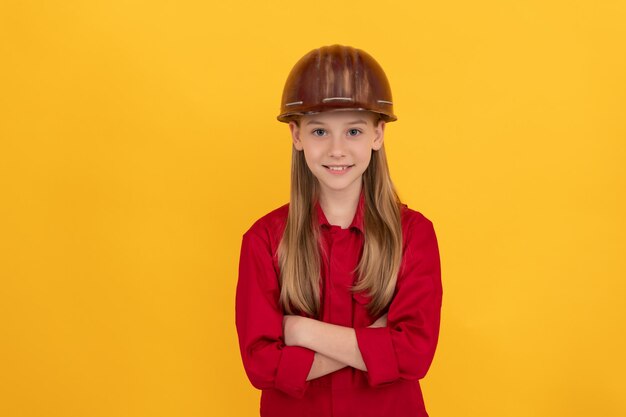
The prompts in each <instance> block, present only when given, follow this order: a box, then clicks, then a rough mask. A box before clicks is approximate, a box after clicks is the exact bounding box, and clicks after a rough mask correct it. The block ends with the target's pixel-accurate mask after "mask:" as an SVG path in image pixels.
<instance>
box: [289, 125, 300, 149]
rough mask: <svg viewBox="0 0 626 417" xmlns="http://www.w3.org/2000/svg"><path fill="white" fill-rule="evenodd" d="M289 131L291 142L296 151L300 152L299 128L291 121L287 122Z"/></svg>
mask: <svg viewBox="0 0 626 417" xmlns="http://www.w3.org/2000/svg"><path fill="white" fill-rule="evenodd" d="M289 130H290V131H291V140H292V141H293V146H294V148H296V150H298V151H301V150H302V149H303V146H302V141H301V140H300V128H299V127H298V125H297V124H296V122H294V121H293V120H292V121H291V122H289Z"/></svg>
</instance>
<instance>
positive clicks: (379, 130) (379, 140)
mask: <svg viewBox="0 0 626 417" xmlns="http://www.w3.org/2000/svg"><path fill="white" fill-rule="evenodd" d="M374 131H375V132H376V136H375V137H374V141H373V142H372V149H373V150H375V151H377V150H379V149H380V148H381V147H382V146H383V141H384V139H385V121H384V120H383V119H380V120H379V121H378V125H376V126H375V127H374Z"/></svg>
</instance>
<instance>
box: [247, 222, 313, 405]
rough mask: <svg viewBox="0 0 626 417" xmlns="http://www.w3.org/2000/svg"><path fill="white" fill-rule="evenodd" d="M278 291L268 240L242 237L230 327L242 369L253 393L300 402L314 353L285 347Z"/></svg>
mask: <svg viewBox="0 0 626 417" xmlns="http://www.w3.org/2000/svg"><path fill="white" fill-rule="evenodd" d="M279 296H280V288H279V285H278V276H277V274H276V271H275V269H274V265H273V262H272V253H271V250H270V244H269V242H268V239H266V238H264V237H262V236H261V235H260V234H259V233H257V232H253V231H248V232H246V233H245V234H244V235H243V238H242V244H241V254H240V259H239V278H238V281H237V289H236V296H235V324H236V328H237V334H238V338H239V348H240V352H241V358H242V362H243V366H244V369H245V372H246V375H247V376H248V379H249V380H250V382H251V383H252V385H253V386H254V387H255V388H257V389H278V390H281V391H283V392H284V393H286V394H288V395H290V396H292V397H296V398H302V397H303V396H304V394H305V392H306V389H307V387H308V386H309V384H310V382H309V381H307V380H306V378H307V376H308V374H309V372H310V370H311V366H312V365H313V359H314V355H315V352H314V351H313V350H311V349H308V348H304V347H301V346H287V345H285V343H284V336H283V312H282V310H281V308H280V307H279V303H278V299H279Z"/></svg>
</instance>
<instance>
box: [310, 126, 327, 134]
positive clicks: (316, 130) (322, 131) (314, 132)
mask: <svg viewBox="0 0 626 417" xmlns="http://www.w3.org/2000/svg"><path fill="white" fill-rule="evenodd" d="M317 132H321V133H319V134H318V133H317ZM325 132H326V131H325V130H324V129H320V128H318V129H315V130H314V131H313V132H311V133H313V135H314V136H323V135H324V133H325Z"/></svg>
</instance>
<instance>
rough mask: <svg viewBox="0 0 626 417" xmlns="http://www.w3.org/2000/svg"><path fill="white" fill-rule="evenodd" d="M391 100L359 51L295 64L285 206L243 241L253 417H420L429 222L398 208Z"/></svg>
mask: <svg viewBox="0 0 626 417" xmlns="http://www.w3.org/2000/svg"><path fill="white" fill-rule="evenodd" d="M396 119H397V118H396V116H395V115H394V113H393V103H392V99H391V91H390V88H389V83H388V81H387V78H386V76H385V74H384V72H383V70H382V68H381V67H380V66H379V64H378V63H377V62H376V61H375V60H374V59H373V58H372V57H371V56H370V55H369V54H367V53H366V52H364V51H362V50H359V49H355V48H352V47H348V46H342V45H332V46H326V47H322V48H319V49H315V50H313V51H311V52H309V53H308V54H306V55H305V56H304V57H302V58H301V59H300V60H299V61H298V62H297V63H296V65H295V66H294V68H293V69H292V71H291V73H290V74H289V77H288V79H287V82H286V85H285V89H284V92H283V96H282V106H281V114H280V115H279V116H278V120H279V121H281V122H285V123H289V128H290V131H291V137H292V141H293V147H292V165H291V197H290V202H289V203H288V204H285V205H283V206H281V207H278V208H277V209H275V210H273V211H271V212H270V213H268V214H266V215H264V216H263V217H261V218H260V219H258V220H257V221H256V222H254V224H253V225H252V226H251V227H250V228H249V229H248V230H247V231H246V233H244V235H243V238H242V245H241V254H240V261H239V279H238V283H237V289H236V299H235V310H236V311H235V314H236V318H235V322H236V327H237V333H238V337H239V347H240V352H241V357H242V360H243V365H244V369H245V371H246V374H247V376H248V378H249V380H250V382H251V383H252V385H253V386H254V387H256V388H258V389H260V390H262V393H261V404H260V415H261V416H262V417H279V416H280V417H282V416H290V417H303V416H315V417H326V416H328V417H330V416H333V417H369V416H371V417H384V416H389V417H404V416H411V417H420V416H421V417H426V416H428V413H427V412H426V409H425V406H424V401H423V398H422V392H421V388H420V384H419V380H420V379H422V378H424V376H425V375H426V372H427V371H428V369H429V367H430V364H431V362H432V360H433V357H434V354H435V348H436V346H437V340H438V336H439V321H440V311H441V300H442V293H443V291H442V285H441V270H440V262H439V251H438V245H437V238H436V236H435V231H434V228H433V225H432V223H431V221H430V220H428V219H427V218H426V217H424V215H422V214H421V213H420V212H418V211H415V210H412V209H410V208H409V207H408V206H407V205H406V204H403V203H401V202H400V200H399V198H398V196H397V194H396V191H395V188H394V186H393V183H392V182H391V179H390V176H389V170H388V167H387V160H386V156H385V148H384V146H383V137H384V128H385V123H387V122H392V121H395V120H396Z"/></svg>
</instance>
